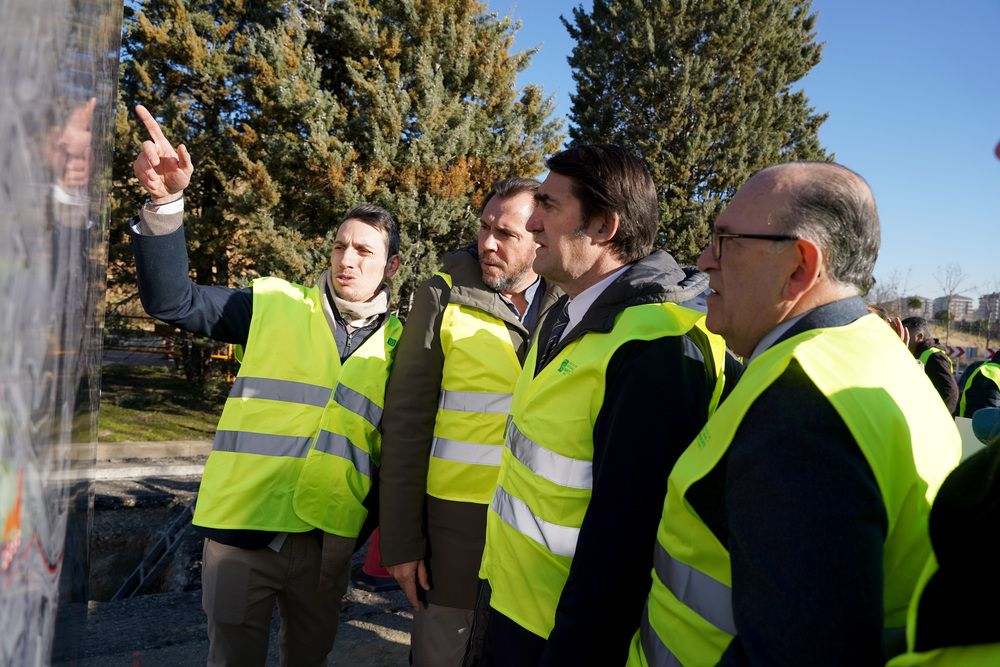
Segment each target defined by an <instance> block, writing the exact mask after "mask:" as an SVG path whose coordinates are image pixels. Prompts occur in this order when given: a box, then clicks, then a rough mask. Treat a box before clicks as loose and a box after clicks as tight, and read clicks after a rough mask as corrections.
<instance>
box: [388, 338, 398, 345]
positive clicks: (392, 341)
mask: <svg viewBox="0 0 1000 667" xmlns="http://www.w3.org/2000/svg"><path fill="white" fill-rule="evenodd" d="M386 342H387V343H389V347H396V339H395V338H390V339H389V340H387V341H386Z"/></svg>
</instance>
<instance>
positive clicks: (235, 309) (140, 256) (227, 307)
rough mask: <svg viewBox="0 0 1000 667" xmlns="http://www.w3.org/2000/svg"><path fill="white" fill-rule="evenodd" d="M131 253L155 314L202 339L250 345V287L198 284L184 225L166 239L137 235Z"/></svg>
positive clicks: (147, 304) (146, 306)
mask: <svg viewBox="0 0 1000 667" xmlns="http://www.w3.org/2000/svg"><path fill="white" fill-rule="evenodd" d="M132 251H133V253H134V254H135V267H136V280H137V282H138V284H139V299H140V300H141V301H142V307H143V308H144V309H145V310H146V312H147V313H148V314H149V315H150V316H152V317H155V318H156V319H158V320H162V321H164V322H166V323H168V324H172V325H174V326H176V327H179V328H181V329H183V330H185V331H189V332H191V333H193V334H196V335H199V336H207V337H208V338H212V339H214V340H218V341H222V342H224V343H238V344H240V345H246V342H247V335H248V334H249V332H250V316H251V314H252V311H253V293H252V291H251V289H250V288H245V289H234V288H231V287H224V286H220V285H216V286H203V285H196V284H194V283H193V282H192V281H191V279H190V278H189V277H188V259H187V246H186V242H185V239H184V228H183V227H181V228H179V229H178V230H176V231H174V232H171V233H170V234H164V235H162V236H151V235H142V234H136V233H134V232H133V233H132Z"/></svg>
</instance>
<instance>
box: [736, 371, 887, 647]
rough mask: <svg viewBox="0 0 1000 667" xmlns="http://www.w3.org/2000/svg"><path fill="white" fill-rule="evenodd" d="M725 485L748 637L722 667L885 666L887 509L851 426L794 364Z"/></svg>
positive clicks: (748, 424) (747, 430) (750, 429)
mask: <svg viewBox="0 0 1000 667" xmlns="http://www.w3.org/2000/svg"><path fill="white" fill-rule="evenodd" d="M725 487H726V488H725V505H726V509H727V512H728V525H727V528H728V543H729V551H730V556H731V562H732V581H733V588H732V596H733V598H732V599H733V614H734V618H735V622H736V628H737V630H738V633H739V634H738V635H737V637H736V638H735V639H734V640H733V642H732V643H731V644H730V646H729V648H728V649H727V650H726V652H725V654H724V655H723V658H722V660H721V662H720V663H719V664H720V665H727V666H735V665H739V666H741V667H744V666H748V665H768V666H769V667H770V666H773V665H813V666H819V667H823V666H827V665H829V666H830V667H833V666H838V667H843V665H860V666H867V665H871V666H873V667H874V666H875V665H884V664H885V657H884V655H883V651H884V649H883V647H882V585H883V575H882V552H883V543H884V540H885V536H886V531H887V521H888V520H887V517H886V512H885V505H884V503H883V501H882V496H881V493H880V492H879V488H878V485H877V484H876V482H875V478H874V475H873V473H872V470H871V467H870V466H869V465H868V462H867V460H866V459H865V457H864V455H863V454H862V452H861V449H860V448H859V447H858V445H857V443H856V441H855V440H854V438H853V436H852V435H851V433H850V432H849V431H848V429H847V426H846V425H845V424H844V422H843V420H842V419H841V418H840V416H839V415H838V414H837V412H836V410H835V409H834V408H833V406H832V405H831V404H830V402H829V401H828V400H827V399H826V397H825V396H824V395H823V394H822V393H821V392H820V391H819V389H818V388H817V387H816V386H815V385H814V384H813V383H812V381H811V380H809V378H808V377H807V376H806V375H805V373H804V372H803V371H802V369H801V367H799V366H798V365H797V364H794V363H793V364H792V365H791V366H790V367H789V368H788V369H787V370H786V371H785V373H784V374H783V375H782V376H781V377H780V378H779V379H778V380H777V381H776V382H775V383H774V384H772V385H771V387H769V388H768V389H767V390H766V391H765V392H764V393H763V394H762V395H761V396H760V397H759V398H758V399H757V401H756V402H755V403H754V404H753V406H752V407H751V408H750V410H749V411H748V412H747V414H746V416H745V418H744V419H743V421H742V423H741V424H740V427H739V430H738V431H737V433H736V436H735V438H734V440H733V443H732V445H731V446H730V449H729V457H728V469H727V471H726V477H725ZM717 534H718V533H717Z"/></svg>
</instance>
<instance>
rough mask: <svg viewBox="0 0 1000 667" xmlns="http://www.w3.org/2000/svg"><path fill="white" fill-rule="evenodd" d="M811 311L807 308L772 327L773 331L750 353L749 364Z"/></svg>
mask: <svg viewBox="0 0 1000 667" xmlns="http://www.w3.org/2000/svg"><path fill="white" fill-rule="evenodd" d="M809 312H810V311H808V310H807V311H806V312H804V313H799V314H798V315H796V316H795V317H793V318H791V319H789V320H785V321H784V322H782V323H781V324H779V325H778V326H776V327H774V328H773V329H771V331H770V332H769V333H768V334H767V335H766V336H764V337H763V338H761V339H760V342H759V343H757V347H755V348H754V349H753V354H752V355H750V358H749V359H747V364H749V363H750V362H751V361H753V360H754V359H756V358H757V357H759V356H760V355H762V354H764V352H765V351H767V350H768V349H769V348H770V347H771V346H772V345H774V344H775V343H776V342H778V339H780V338H781V337H782V336H783V335H785V332H786V331H788V330H789V329H791V328H792V326H793V325H794V324H795V323H796V322H798V321H799V320H801V319H802V318H803V317H805V316H806V315H807V314H809Z"/></svg>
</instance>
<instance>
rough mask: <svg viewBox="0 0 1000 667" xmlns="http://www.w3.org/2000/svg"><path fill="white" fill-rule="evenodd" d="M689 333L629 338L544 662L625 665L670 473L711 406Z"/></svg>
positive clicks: (615, 370) (601, 423)
mask: <svg viewBox="0 0 1000 667" xmlns="http://www.w3.org/2000/svg"><path fill="white" fill-rule="evenodd" d="M682 340H683V339H682V338H681V337H668V338H661V339H657V340H654V341H648V342H647V341H634V342H631V343H628V344H626V345H623V346H622V347H621V348H620V349H619V350H618V351H617V352H616V353H615V355H614V357H613V358H612V361H611V364H610V365H609V367H608V373H607V381H606V393H605V398H604V405H603V406H602V408H601V412H600V414H599V416H598V418H597V421H596V424H595V427H594V490H593V496H592V498H591V501H590V506H589V507H588V509H587V514H586V516H585V517H584V520H583V525H582V527H581V529H580V536H579V540H578V541H577V546H576V554H575V556H574V558H573V563H572V565H571V566H570V573H569V579H568V581H567V582H566V587H565V588H564V589H563V593H562V596H561V597H560V599H559V606H558V608H557V610H556V619H555V627H554V629H553V631H552V633H551V635H550V636H549V640H548V643H547V645H546V649H545V654H544V657H543V659H542V663H541V664H542V665H548V666H555V665H622V664H625V661H626V656H627V654H628V646H629V643H630V641H631V638H632V635H633V634H634V633H635V631H636V629H637V628H638V627H639V621H640V618H641V615H642V609H643V606H644V605H645V602H646V597H647V595H648V593H649V587H650V583H651V581H650V571H651V569H652V567H653V547H654V544H655V540H656V529H657V526H658V525H659V521H660V515H661V514H662V511H663V498H664V495H665V493H666V488H667V477H668V476H669V474H670V470H671V468H672V467H673V465H674V462H675V461H676V460H677V458H678V457H679V456H680V454H681V453H682V452H683V451H684V449H685V448H686V447H687V446H688V445H689V444H690V443H691V442H692V441H693V440H694V438H695V436H696V435H697V434H698V432H699V431H700V430H701V428H702V426H703V425H704V424H705V421H706V418H707V414H708V401H709V396H710V394H709V390H708V387H707V386H706V382H705V377H706V376H705V366H704V364H703V363H702V362H701V361H699V360H696V359H693V358H692V357H689V356H685V354H684V350H683V347H682Z"/></svg>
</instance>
